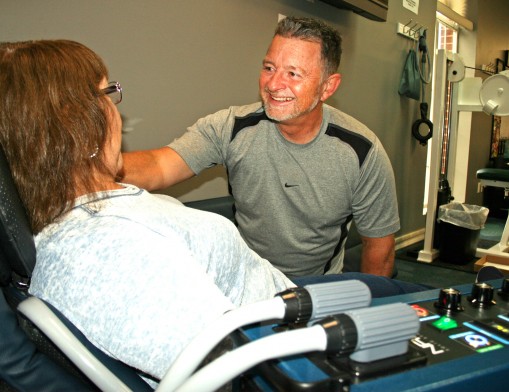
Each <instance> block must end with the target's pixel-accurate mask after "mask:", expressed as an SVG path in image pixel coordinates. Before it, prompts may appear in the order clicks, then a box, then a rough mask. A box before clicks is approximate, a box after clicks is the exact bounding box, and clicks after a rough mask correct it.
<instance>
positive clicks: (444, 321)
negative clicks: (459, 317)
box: [432, 316, 458, 331]
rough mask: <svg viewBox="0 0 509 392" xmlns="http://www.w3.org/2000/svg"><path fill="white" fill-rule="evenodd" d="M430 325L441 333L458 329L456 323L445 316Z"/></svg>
mask: <svg viewBox="0 0 509 392" xmlns="http://www.w3.org/2000/svg"><path fill="white" fill-rule="evenodd" d="M432 325H433V326H434V327H436V328H438V329H439V330H441V331H447V330H448V329H454V328H458V323H457V322H456V320H454V319H452V318H450V317H447V316H442V317H440V318H439V319H438V320H437V321H434V322H433V323H432Z"/></svg>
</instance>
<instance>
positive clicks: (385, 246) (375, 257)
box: [361, 234, 395, 277]
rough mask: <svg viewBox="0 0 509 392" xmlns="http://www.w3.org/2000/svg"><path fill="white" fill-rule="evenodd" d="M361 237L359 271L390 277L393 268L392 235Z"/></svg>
mask: <svg viewBox="0 0 509 392" xmlns="http://www.w3.org/2000/svg"><path fill="white" fill-rule="evenodd" d="M361 239H362V258H361V272H365V273H369V274H374V275H382V276H387V277H391V276H392V273H393V269H394V253H395V252H394V235H393V234H391V235H388V236H386V237H381V238H369V237H361Z"/></svg>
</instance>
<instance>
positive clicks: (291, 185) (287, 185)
mask: <svg viewBox="0 0 509 392" xmlns="http://www.w3.org/2000/svg"><path fill="white" fill-rule="evenodd" d="M295 186H299V185H297V184H295V185H294V184H288V183H286V184H285V188H293V187H295Z"/></svg>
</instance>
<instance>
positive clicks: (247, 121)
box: [230, 112, 269, 142]
mask: <svg viewBox="0 0 509 392" xmlns="http://www.w3.org/2000/svg"><path fill="white" fill-rule="evenodd" d="M262 120H269V118H268V117H267V115H266V114H265V112H261V113H251V114H248V115H247V116H245V117H235V122H234V123H233V130H232V136H231V138H230V142H232V141H233V139H235V136H237V134H238V133H239V132H240V131H242V130H243V129H244V128H247V127H252V126H255V125H256V124H258V123H259V122H260V121H262Z"/></svg>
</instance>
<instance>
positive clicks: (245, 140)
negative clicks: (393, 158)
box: [169, 103, 399, 277]
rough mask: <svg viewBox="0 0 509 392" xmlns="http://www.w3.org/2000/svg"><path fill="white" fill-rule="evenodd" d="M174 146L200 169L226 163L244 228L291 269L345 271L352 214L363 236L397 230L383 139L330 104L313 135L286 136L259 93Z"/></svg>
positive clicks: (262, 250)
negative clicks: (303, 138) (298, 139)
mask: <svg viewBox="0 0 509 392" xmlns="http://www.w3.org/2000/svg"><path fill="white" fill-rule="evenodd" d="M169 147H171V148H172V149H174V150H175V151H176V152H177V153H178V154H179V155H181V157H182V158H183V159H184V160H185V162H186V163H187V164H188V165H189V167H190V168H191V170H193V172H195V173H196V174H198V173H200V172H201V171H202V170H204V169H205V168H208V167H211V166H214V165H216V164H222V165H224V166H225V167H226V168H227V172H228V181H229V185H230V186H231V192H232V195H233V197H234V199H235V207H236V216H235V218H236V221H237V224H238V228H239V231H240V233H241V235H242V237H243V238H244V239H245V240H246V242H247V244H248V245H249V246H250V247H251V248H252V249H254V250H255V251H256V252H257V253H258V254H260V255H261V256H262V257H263V258H266V259H267V260H269V261H270V262H271V263H273V265H275V266H276V267H277V268H279V269H280V270H281V271H283V272H284V273H285V274H287V275H288V276H290V277H294V276H305V275H320V274H323V273H339V272H341V270H342V267H343V254H344V244H345V242H346V237H347V235H348V230H349V227H350V224H351V221H352V219H353V220H354V221H355V224H356V227H357V229H358V231H359V233H360V234H361V235H363V236H366V237H384V236H387V235H390V234H393V233H395V232H396V231H398V230H399V216H398V206H397V200H396V189H395V183H394V174H393V171H392V167H391V164H390V161H389V159H388V157H387V154H386V153H385V151H384V149H383V147H382V145H381V143H380V141H379V140H378V138H377V137H376V136H375V134H374V133H373V132H372V131H370V130H369V129H368V128H367V127H366V126H365V125H363V124H361V123H360V122H359V121H357V120H355V119H354V118H352V117H350V116H348V115H346V114H345V113H343V112H341V111H339V110H337V109H334V108H332V107H330V106H328V105H324V106H323V123H322V126H321V129H320V132H319V134H318V136H317V137H316V138H315V139H314V140H312V141H311V142H309V143H307V144H294V143H291V142H289V141H288V140H286V139H285V138H284V137H283V136H282V135H281V133H280V132H279V130H278V129H277V127H276V125H275V124H274V122H272V121H271V120H269V119H268V118H267V116H266V115H265V113H264V111H263V107H262V106H261V104H260V103H256V104H252V105H247V106H241V107H230V108H229V109H226V110H222V111H219V112H217V113H215V114H212V115H209V116H207V117H204V118H202V119H200V120H198V121H197V122H196V124H194V125H193V126H192V127H190V128H189V129H188V131H187V132H186V133H185V134H184V135H183V136H182V137H180V138H179V139H177V140H175V141H174V142H172V143H171V144H170V145H169Z"/></svg>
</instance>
